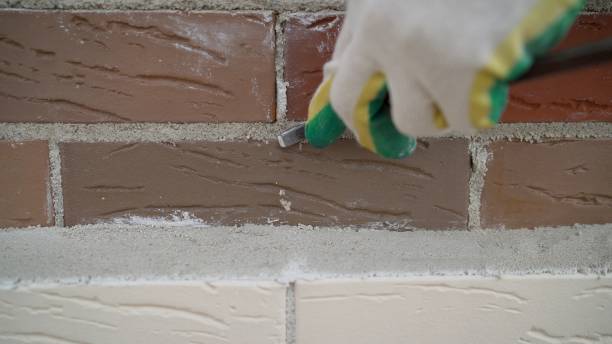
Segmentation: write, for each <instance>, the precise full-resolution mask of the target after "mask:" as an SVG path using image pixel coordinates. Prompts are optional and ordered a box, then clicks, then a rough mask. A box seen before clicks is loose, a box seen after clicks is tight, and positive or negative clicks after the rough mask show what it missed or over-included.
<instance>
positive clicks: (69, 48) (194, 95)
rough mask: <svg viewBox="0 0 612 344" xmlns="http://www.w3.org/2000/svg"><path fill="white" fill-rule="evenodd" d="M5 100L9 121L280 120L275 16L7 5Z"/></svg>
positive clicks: (1, 43)
mask: <svg viewBox="0 0 612 344" xmlns="http://www.w3.org/2000/svg"><path fill="white" fill-rule="evenodd" d="M26 28H27V29H26ZM0 109H2V110H1V111H0V121H4V122H24V121H27V122H78V123H90V122H130V121H135V122H143V121H147V122H229V121H239V122H242V121H245V122H255V121H273V120H274V117H275V74H274V18H273V16H272V15H271V14H269V13H260V12H253V13H249V12H241V13H240V14H236V13H219V12H191V13H179V12H57V11H8V10H5V11H0Z"/></svg>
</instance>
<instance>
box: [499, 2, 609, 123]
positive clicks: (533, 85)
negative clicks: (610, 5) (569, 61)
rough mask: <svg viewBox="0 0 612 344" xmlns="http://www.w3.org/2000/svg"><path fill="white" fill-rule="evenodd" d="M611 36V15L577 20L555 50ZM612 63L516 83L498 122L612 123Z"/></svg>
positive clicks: (589, 16) (584, 17) (584, 16)
mask: <svg viewBox="0 0 612 344" xmlns="http://www.w3.org/2000/svg"><path fill="white" fill-rule="evenodd" d="M611 36H612V14H608V15H583V16H581V17H579V18H578V19H577V21H576V23H575V24H574V26H573V27H572V29H571V31H570V32H569V34H568V36H567V37H566V38H565V39H564V40H563V41H562V42H561V43H560V44H559V46H558V47H557V49H556V50H559V49H565V48H569V47H574V46H578V45H581V44H585V43H589V42H594V41H597V40H600V39H604V38H609V37H611ZM610 95H612V62H608V63H604V64H601V65H597V66H592V67H587V68H584V69H580V70H575V71H570V72H565V73H562V74H558V75H552V76H547V77H545V78H542V79H537V80H532V81H528V82H525V83H521V84H516V85H514V86H513V87H512V88H511V93H510V99H509V102H508V107H507V109H506V112H505V113H504V114H503V116H502V122H579V121H605V122H612V97H611V96H610Z"/></svg>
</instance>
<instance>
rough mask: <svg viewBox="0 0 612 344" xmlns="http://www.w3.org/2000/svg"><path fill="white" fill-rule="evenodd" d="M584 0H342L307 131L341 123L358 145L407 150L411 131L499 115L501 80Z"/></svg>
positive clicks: (388, 151) (324, 138) (323, 136)
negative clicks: (339, 25) (333, 42)
mask: <svg viewBox="0 0 612 344" xmlns="http://www.w3.org/2000/svg"><path fill="white" fill-rule="evenodd" d="M583 5H584V1H582V0H511V1H509V0H462V1H448V0H427V1H419V0H349V1H348V3H347V11H346V16H345V21H344V25H343V28H342V31H341V33H340V35H339V36H338V40H337V42H336V47H335V50H334V54H333V56H332V59H331V61H329V62H328V63H327V64H325V67H324V71H323V74H324V80H323V82H322V83H321V85H320V86H319V88H318V89H317V91H316V93H315V95H314V97H313V98H312V100H311V102H310V106H309V109H308V121H307V122H306V138H307V139H308V142H309V143H310V144H311V145H313V146H315V147H319V148H322V147H325V146H327V145H329V144H331V143H332V142H334V141H335V140H336V139H338V137H340V136H341V135H342V134H343V132H344V130H345V128H346V127H348V128H349V129H350V130H351V132H353V134H354V136H355V137H356V139H357V140H358V142H359V143H360V144H361V145H362V146H364V147H365V148H367V149H369V150H371V151H373V152H375V153H377V154H379V155H382V156H384V157H388V158H402V157H405V156H408V155H410V154H411V153H412V152H413V150H414V148H415V147H416V141H415V138H416V137H422V136H426V137H433V136H440V135H445V134H448V133H450V132H453V133H457V134H462V135H471V134H473V133H474V132H475V130H476V129H478V128H488V127H491V126H492V125H493V124H495V123H497V122H498V120H499V117H500V116H501V113H502V111H503V109H504V107H505V105H506V98H507V93H508V82H510V81H512V80H513V79H516V78H518V77H519V76H520V75H521V74H522V73H524V72H525V71H527V70H528V69H529V67H530V66H531V64H532V63H533V60H534V57H537V56H538V55H541V54H542V53H544V52H545V51H546V50H548V49H549V48H550V47H552V46H553V45H554V44H555V43H556V42H557V41H559V39H560V38H562V37H563V35H564V34H565V33H566V32H567V30H568V29H569V27H570V26H571V24H572V22H573V21H574V19H575V18H576V16H577V14H578V13H579V12H580V10H581V9H582V7H583Z"/></svg>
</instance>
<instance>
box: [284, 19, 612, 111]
mask: <svg viewBox="0 0 612 344" xmlns="http://www.w3.org/2000/svg"><path fill="white" fill-rule="evenodd" d="M334 18H336V17H333V16H328V15H310V14H300V15H295V16H294V17H291V18H290V19H289V20H288V22H287V25H286V28H285V32H286V37H287V46H286V54H285V55H286V60H285V63H286V67H285V80H286V81H287V83H288V88H287V114H288V117H289V118H291V119H296V120H303V119H306V113H307V109H308V102H309V101H310V98H311V97H312V94H313V93H314V91H315V89H316V87H317V86H318V84H319V82H320V80H321V77H322V74H321V70H322V66H323V64H324V63H325V61H327V60H329V59H330V58H331V54H332V52H333V46H334V44H335V38H336V36H337V32H338V30H339V27H340V22H341V20H340V19H334ZM318 23H321V24H318ZM610 36H612V15H610V14H598V15H583V16H581V17H579V18H578V20H577V22H576V24H575V25H574V26H573V27H572V29H571V31H570V32H569V34H568V36H567V37H566V38H565V39H564V40H563V41H562V42H561V43H560V44H559V47H558V48H557V49H560V48H567V47H572V46H577V45H580V44H584V43H588V42H593V41H597V40H599V39H603V38H608V37H610ZM317 47H320V49H317ZM611 94H612V63H606V64H602V65H599V66H594V67H589V68H585V69H584V70H576V71H571V72H567V73H564V74H559V75H555V76H549V77H546V78H542V79H538V80H533V81H529V82H524V83H521V84H516V85H514V86H512V87H511V92H510V99H509V104H508V108H507V110H506V112H505V113H504V114H503V116H502V122H507V123H511V122H578V121H606V122H609V121H612V97H611V96H610V95H611Z"/></svg>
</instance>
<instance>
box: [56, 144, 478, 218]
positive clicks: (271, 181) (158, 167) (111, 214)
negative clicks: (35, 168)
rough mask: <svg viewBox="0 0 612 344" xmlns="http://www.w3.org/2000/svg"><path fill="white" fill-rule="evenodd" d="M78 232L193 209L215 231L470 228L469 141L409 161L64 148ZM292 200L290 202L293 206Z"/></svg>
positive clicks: (70, 210)
mask: <svg viewBox="0 0 612 344" xmlns="http://www.w3.org/2000/svg"><path fill="white" fill-rule="evenodd" d="M61 152H62V158H63V160H62V167H63V171H62V183H63V186H64V213H65V221H66V224H68V225H75V224H80V223H95V222H98V221H109V220H112V219H113V218H117V217H130V216H134V215H136V216H152V217H159V216H161V217H167V216H170V215H171V214H172V213H173V212H175V211H177V210H180V211H186V212H189V213H191V214H193V215H194V216H196V217H198V218H201V219H202V220H203V221H204V222H206V223H210V224H229V225H234V224H246V223H260V224H266V223H272V224H285V223H286V224H293V225H295V224H299V223H303V224H312V225H341V226H346V225H366V224H379V225H382V224H385V223H387V224H389V225H394V226H398V227H399V228H403V226H404V225H412V226H417V227H423V228H432V229H442V228H465V227H466V221H467V220H466V218H467V214H466V213H467V183H468V178H469V174H470V164H469V157H468V154H467V146H466V141H465V140H459V139H457V140H450V139H449V140H435V141H431V142H425V143H421V144H420V145H419V147H418V149H417V152H416V153H415V154H414V155H413V156H412V157H410V158H409V159H405V160H403V161H390V160H385V159H381V158H379V157H377V156H375V155H373V154H371V153H368V152H367V151H365V150H363V149H362V148H360V147H358V146H357V145H356V144H355V143H354V142H352V141H344V142H339V143H337V144H335V145H332V146H331V147H329V148H328V149H325V150H315V149H313V148H310V147H308V146H304V147H302V150H301V151H300V150H299V148H298V147H294V148H291V149H281V148H279V147H278V144H276V143H270V144H257V143H245V142H206V143H180V144H176V145H173V144H158V143H140V144H116V143H113V144H110V143H109V144H94V143H68V144H64V145H62V150H61ZM283 203H284V205H283Z"/></svg>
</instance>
